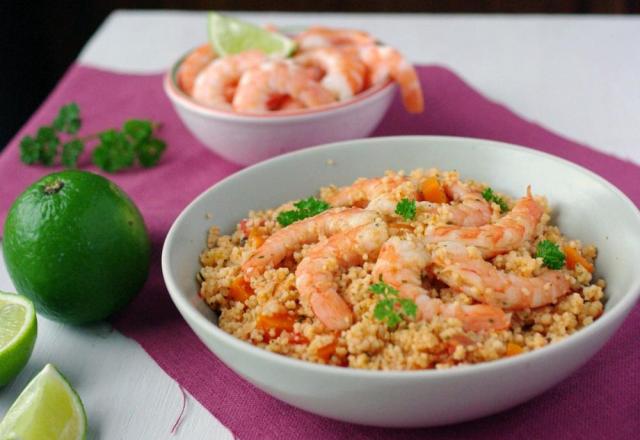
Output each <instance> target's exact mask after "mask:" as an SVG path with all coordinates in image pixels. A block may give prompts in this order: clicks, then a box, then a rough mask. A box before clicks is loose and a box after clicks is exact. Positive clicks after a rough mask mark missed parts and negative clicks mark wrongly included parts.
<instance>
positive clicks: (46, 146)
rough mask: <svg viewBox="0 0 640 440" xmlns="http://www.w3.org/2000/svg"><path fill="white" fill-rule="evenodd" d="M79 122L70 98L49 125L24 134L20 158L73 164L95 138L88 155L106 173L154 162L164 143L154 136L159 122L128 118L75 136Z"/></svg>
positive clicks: (80, 120)
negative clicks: (108, 127) (115, 126)
mask: <svg viewBox="0 0 640 440" xmlns="http://www.w3.org/2000/svg"><path fill="white" fill-rule="evenodd" d="M81 126H82V119H81V118H80V108H79V107H78V104H76V103H75V102H72V103H70V104H67V105H63V106H62V107H61V108H60V110H59V111H58V115H57V116H56V117H55V119H54V120H53V122H52V123H51V125H45V126H42V127H40V128H39V129H38V131H37V132H36V134H35V136H29V135H27V136H25V137H24V138H22V140H21V141H20V159H21V160H22V162H24V163H26V164H28V165H34V164H42V165H47V166H51V165H55V164H56V160H57V159H58V158H59V159H60V163H61V164H62V165H63V166H65V167H67V168H74V167H76V166H77V164H78V159H79V158H80V156H81V155H82V153H83V152H84V151H85V149H86V148H87V146H88V145H89V144H90V143H93V142H95V141H98V143H97V145H96V147H95V149H94V150H93V153H92V155H91V159H92V162H93V163H94V164H95V165H96V166H98V167H99V168H101V169H103V170H104V171H107V172H109V173H115V172H116V171H120V170H123V169H126V168H130V167H132V166H134V165H135V163H138V164H140V166H142V167H145V168H148V167H152V166H155V165H156V164H157V163H158V162H159V161H160V158H161V157H162V154H163V153H164V150H165V149H166V144H165V143H164V141H162V140H160V139H158V138H156V137H155V136H154V131H155V130H156V129H157V128H159V127H160V124H157V123H154V122H151V121H147V120H143V119H130V120H128V121H126V122H125V123H124V124H123V126H122V129H121V130H115V129H111V130H105V131H102V132H99V133H95V134H91V135H88V136H83V137H78V136H77V133H78V131H79V130H80V127H81Z"/></svg>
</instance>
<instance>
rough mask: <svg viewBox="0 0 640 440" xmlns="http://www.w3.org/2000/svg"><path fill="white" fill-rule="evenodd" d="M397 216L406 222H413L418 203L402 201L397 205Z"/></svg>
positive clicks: (407, 200)
mask: <svg viewBox="0 0 640 440" xmlns="http://www.w3.org/2000/svg"><path fill="white" fill-rule="evenodd" d="M396 214H398V215H399V216H401V217H402V218H404V219H405V220H413V219H414V218H416V201H415V200H409V199H402V200H400V201H399V202H398V204H397V205H396Z"/></svg>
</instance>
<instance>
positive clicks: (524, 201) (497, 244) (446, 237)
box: [426, 189, 544, 257]
mask: <svg viewBox="0 0 640 440" xmlns="http://www.w3.org/2000/svg"><path fill="white" fill-rule="evenodd" d="M543 212H544V210H543V208H542V206H540V204H539V203H538V202H536V201H535V200H534V198H533V197H532V196H531V190H530V189H528V190H527V195H526V196H525V197H523V198H521V199H520V200H518V201H517V202H516V204H515V205H514V207H513V209H512V210H511V211H509V213H507V214H506V215H504V216H503V217H502V218H500V219H499V220H498V221H497V222H496V223H493V224H488V225H483V226H436V227H428V228H427V230H426V241H427V242H430V243H439V242H456V243H461V244H464V245H466V246H475V247H477V248H478V249H479V250H480V251H481V252H482V255H483V256H485V257H493V256H495V255H498V254H502V253H505V252H509V251H510V250H513V249H517V248H518V247H520V246H521V245H522V244H524V243H525V242H527V241H529V240H531V239H533V238H535V237H534V233H535V230H536V226H537V225H538V222H539V221H540V218H541V217H542V214H543Z"/></svg>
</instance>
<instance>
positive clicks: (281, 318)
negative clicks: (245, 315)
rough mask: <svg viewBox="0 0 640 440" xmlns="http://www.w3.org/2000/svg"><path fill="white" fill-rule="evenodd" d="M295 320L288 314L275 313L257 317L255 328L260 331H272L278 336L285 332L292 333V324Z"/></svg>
mask: <svg viewBox="0 0 640 440" xmlns="http://www.w3.org/2000/svg"><path fill="white" fill-rule="evenodd" d="M295 322H296V318H295V317H293V316H291V315H289V314H288V313H275V314H273V315H259V316H258V318H257V320H256V327H258V328H259V329H262V330H267V331H268V330H271V329H274V330H275V331H276V334H278V335H279V334H280V333H281V332H282V331H284V330H286V331H288V332H291V331H293V324H295Z"/></svg>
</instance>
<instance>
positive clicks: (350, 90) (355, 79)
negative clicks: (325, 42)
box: [294, 47, 367, 101]
mask: <svg viewBox="0 0 640 440" xmlns="http://www.w3.org/2000/svg"><path fill="white" fill-rule="evenodd" d="M294 61H295V62H297V63H299V64H301V65H302V66H305V67H307V68H317V69H319V71H320V72H321V75H320V78H319V80H320V83H321V84H322V86H323V87H324V88H325V89H327V90H329V91H330V92H332V93H333V94H334V95H335V96H336V97H337V98H338V100H340V101H344V100H345V99H349V98H352V97H353V96H354V95H355V94H356V93H359V92H361V91H362V90H363V89H364V86H365V75H366V72H367V68H366V66H365V65H364V63H363V62H362V61H360V60H359V59H358V58H357V57H354V56H351V55H349V54H347V53H346V52H344V51H341V50H339V49H336V48H333V47H323V48H319V49H313V50H311V51H308V52H303V53H301V54H300V55H298V56H296V57H295V58H294ZM310 73H311V75H312V76H313V77H316V76H317V70H312V71H310Z"/></svg>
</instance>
